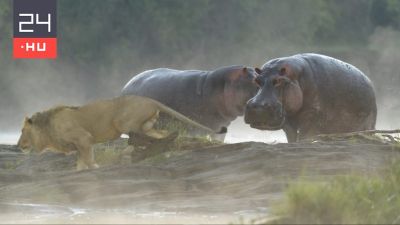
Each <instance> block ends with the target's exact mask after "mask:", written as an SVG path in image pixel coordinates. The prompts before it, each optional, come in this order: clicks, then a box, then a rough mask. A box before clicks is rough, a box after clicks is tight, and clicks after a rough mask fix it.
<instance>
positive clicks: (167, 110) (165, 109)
mask: <svg viewBox="0 0 400 225" xmlns="http://www.w3.org/2000/svg"><path fill="white" fill-rule="evenodd" d="M154 102H156V104H157V106H158V108H159V110H160V111H161V112H164V113H167V114H168V115H170V116H173V117H175V118H177V119H178V120H180V121H182V122H184V123H188V124H190V125H192V126H195V127H198V128H201V129H203V130H206V131H208V132H211V133H226V128H225V127H224V128H222V129H221V131H214V130H212V129H211V128H209V127H206V126H204V125H202V124H200V123H198V122H196V121H193V120H191V119H189V118H188V117H186V116H185V115H183V114H181V113H179V112H177V111H175V110H173V109H171V108H169V107H168V106H166V105H164V104H162V103H160V102H157V101H154Z"/></svg>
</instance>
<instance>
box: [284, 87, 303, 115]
mask: <svg viewBox="0 0 400 225" xmlns="http://www.w3.org/2000/svg"><path fill="white" fill-rule="evenodd" d="M283 95H284V96H283V97H284V101H283V103H284V107H285V110H286V112H288V113H289V114H290V113H296V112H298V111H299V110H300V108H301V107H302V106H303V91H302V90H301V88H300V85H299V83H298V82H297V81H293V82H289V83H288V84H287V85H286V87H285V90H284V94H283Z"/></svg>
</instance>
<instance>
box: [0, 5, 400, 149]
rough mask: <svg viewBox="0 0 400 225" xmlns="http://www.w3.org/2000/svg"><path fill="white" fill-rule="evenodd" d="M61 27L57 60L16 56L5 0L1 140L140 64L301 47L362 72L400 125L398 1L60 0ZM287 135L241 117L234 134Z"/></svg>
mask: <svg viewBox="0 0 400 225" xmlns="http://www.w3.org/2000/svg"><path fill="white" fill-rule="evenodd" d="M57 28H58V48H59V49H58V58H57V59H56V60H13V59H12V1H9V0H0V96H1V98H0V128H1V129H0V132H1V133H2V137H0V142H5V141H6V140H10V139H13V138H14V139H15V137H16V135H17V133H16V132H19V129H20V126H21V123H22V120H23V117H24V116H29V115H31V114H32V113H34V112H36V111H41V110H43V109H46V108H48V107H51V106H54V105H56V104H74V105H79V104H84V103H86V102H88V101H90V100H93V99H97V98H109V97H114V96H117V95H118V94H119V93H120V90H121V88H122V87H123V86H124V84H125V83H126V82H127V81H128V80H129V79H130V78H131V77H132V76H133V75H134V74H137V73H139V72H141V71H143V70H147V69H152V68H157V67H171V68H177V69H202V70H211V69H215V68H217V67H220V66H227V65H233V64H242V65H249V66H260V65H262V64H263V63H264V62H265V61H267V60H268V59H271V58H276V57H281V56H287V55H291V54H296V53H300V52H316V53H323V54H327V55H330V56H334V57H337V58H339V59H342V60H345V61H348V62H350V63H352V64H353V65H355V66H357V67H358V68H360V69H361V70H362V71H364V73H365V74H366V75H367V76H369V77H370V78H371V80H372V81H373V83H374V84H375V88H376V92H377V98H378V104H379V111H378V117H379V118H378V128H387V129H392V128H400V119H399V116H398V115H399V112H400V101H399V97H400V88H399V87H400V51H399V50H400V1H398V0H337V1H334V0H329V1H322V0H302V1H289V0H253V1H237V0H218V1H207V0H202V1H194V0H160V1H154V0H132V1H126V0H102V1H96V0H79V1H78V0H75V1H68V0H58V27H57ZM281 134H282V132H268V133H267V132H260V131H257V130H253V129H250V128H249V127H247V126H246V125H244V124H243V122H242V119H241V118H240V119H239V120H238V121H235V123H234V126H232V127H230V131H229V133H228V140H236V141H239V140H264V141H267V140H268V141H270V140H273V139H278V140H284V139H283V137H282V136H280V135H281ZM7 135H11V136H7ZM267 137H269V139H267ZM271 137H272V139H271Z"/></svg>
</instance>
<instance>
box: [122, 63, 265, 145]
mask: <svg viewBox="0 0 400 225" xmlns="http://www.w3.org/2000/svg"><path fill="white" fill-rule="evenodd" d="M255 77H256V73H255V71H254V69H253V68H248V67H245V66H228V67H222V68H218V69H216V70H213V71H200V70H174V69H168V68H159V69H154V70H147V71H144V72H142V73H140V74H138V75H136V76H134V77H133V78H132V79H131V80H130V81H129V82H128V83H127V84H126V85H125V87H124V88H123V89H122V95H141V96H146V97H150V98H153V99H155V100H157V101H159V102H161V103H163V104H165V105H167V106H168V107H171V108H172V109H174V110H176V111H178V112H180V113H182V114H184V115H185V116H187V117H189V118H191V119H193V120H194V121H196V122H199V123H201V124H203V125H205V126H207V127H209V128H211V129H215V130H220V129H222V128H223V127H227V126H228V125H229V124H230V122H231V121H232V120H234V119H235V118H237V117H238V116H242V115H243V114H244V108H245V106H246V102H247V101H248V100H249V99H250V98H251V97H253V96H254V95H255V94H256V93H257V89H258V87H257V85H256V84H255V83H254V78H255ZM218 138H219V139H223V137H218Z"/></svg>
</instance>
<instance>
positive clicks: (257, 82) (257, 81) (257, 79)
mask: <svg viewBox="0 0 400 225" xmlns="http://www.w3.org/2000/svg"><path fill="white" fill-rule="evenodd" d="M254 83H256V84H257V86H259V87H261V86H262V81H261V79H259V78H258V77H257V78H255V79H254Z"/></svg>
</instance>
